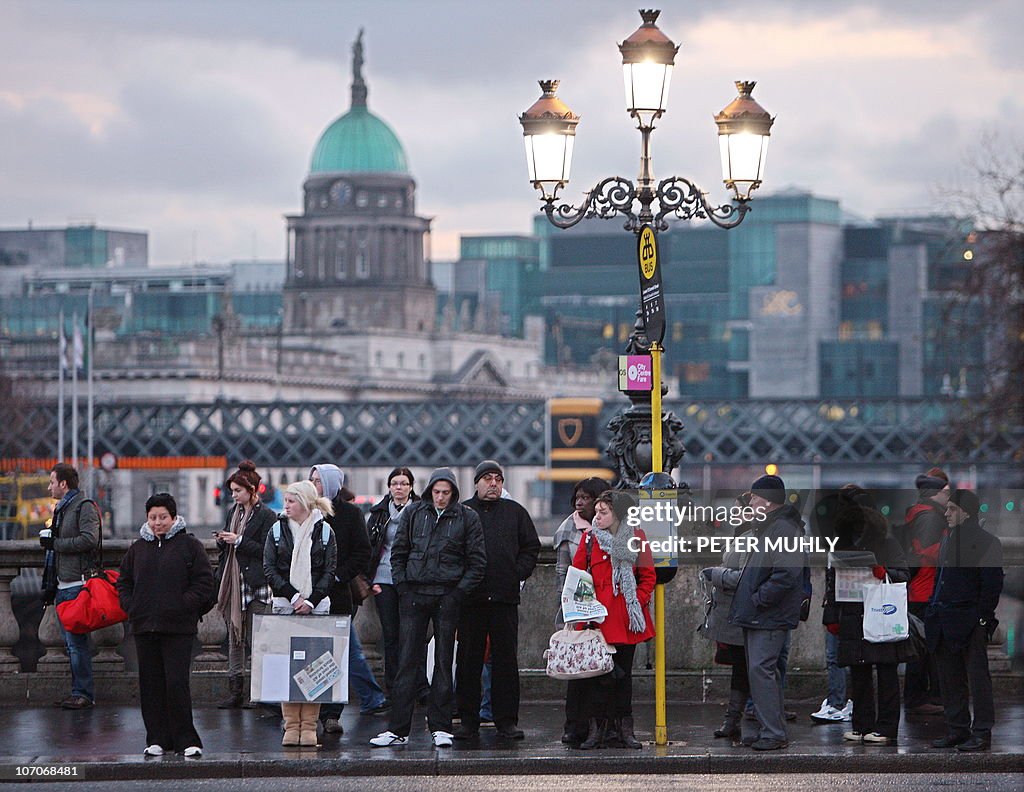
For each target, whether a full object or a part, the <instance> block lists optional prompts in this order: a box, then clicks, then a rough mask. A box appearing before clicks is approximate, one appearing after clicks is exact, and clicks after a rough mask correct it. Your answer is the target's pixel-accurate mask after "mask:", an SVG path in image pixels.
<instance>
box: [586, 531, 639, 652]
mask: <svg viewBox="0 0 1024 792" xmlns="http://www.w3.org/2000/svg"><path fill="white" fill-rule="evenodd" d="M590 533H591V534H592V535H593V537H594V538H595V539H596V540H597V544H598V546H599V547H600V548H601V549H602V550H603V551H604V552H605V553H607V554H608V557H609V558H610V559H611V564H612V594H613V595H615V596H619V595H620V594H621V595H622V598H623V599H624V600H625V601H626V613H628V614H629V631H630V632H632V633H641V632H643V631H644V630H645V629H646V628H647V620H646V619H645V618H644V609H643V608H642V607H640V600H638V599H637V596H636V575H635V574H634V573H633V567H634V566H635V565H636V559H637V556H638V555H639V554H638V553H634V552H633V551H632V550H630V549H629V540H630V539H632V538H633V529H632V528H628V527H627V526H625V525H622V524H620V525H619V530H618V533H616V534H614V535H612V534H611V533H610V532H609V531H606V530H604V529H603V528H598V527H597V526H594V527H593V528H591V529H590Z"/></svg>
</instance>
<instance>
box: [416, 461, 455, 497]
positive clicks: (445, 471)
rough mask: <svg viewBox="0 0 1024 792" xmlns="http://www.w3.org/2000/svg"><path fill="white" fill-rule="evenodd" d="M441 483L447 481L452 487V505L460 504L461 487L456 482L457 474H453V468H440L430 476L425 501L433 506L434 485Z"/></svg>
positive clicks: (424, 492)
mask: <svg viewBox="0 0 1024 792" xmlns="http://www.w3.org/2000/svg"><path fill="white" fill-rule="evenodd" d="M439 481H447V482H448V483H449V484H451V485H452V500H451V503H458V502H459V485H458V482H456V480H455V474H454V473H452V471H451V468H438V469H437V470H435V471H434V472H433V473H431V474H430V480H429V481H427V488H426V489H425V490H424V491H423V499H424V500H426V501H428V502H430V503H431V504H433V499H434V496H433V494H432V493H431V490H432V489H433V488H434V485H435V484H436V483H437V482H439Z"/></svg>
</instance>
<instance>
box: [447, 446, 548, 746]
mask: <svg viewBox="0 0 1024 792" xmlns="http://www.w3.org/2000/svg"><path fill="white" fill-rule="evenodd" d="M473 478H474V483H475V484H476V495H474V496H473V497H472V498H470V499H469V500H467V501H465V502H464V505H465V506H469V507H470V508H471V509H473V511H475V512H476V513H477V514H479V515H480V522H481V523H482V524H483V531H484V544H485V546H486V548H487V572H486V574H485V575H484V580H483V583H481V584H480V585H479V586H477V587H476V589H474V590H473V591H472V592H471V593H470V595H469V597H468V598H467V600H466V602H465V603H464V604H463V607H462V615H461V616H460V617H459V652H458V658H457V662H456V678H455V701H456V704H457V706H458V710H459V717H460V719H461V722H460V724H459V728H458V729H456V731H455V738H456V739H457V740H469V739H473V738H474V737H476V736H477V733H478V731H479V728H480V672H481V671H482V669H483V665H484V653H485V652H486V649H487V641H488V639H490V642H491V708H492V710H493V712H494V725H495V726H496V727H497V730H498V735H499V736H501V737H507V738H510V739H514V740H521V739H522V738H523V736H524V734H523V731H522V729H520V728H519V727H518V725H517V724H518V722H519V658H518V654H519V588H520V584H521V583H522V582H523V581H524V580H526V579H527V578H528V577H529V576H530V575H531V574H532V573H533V568H534V567H535V566H536V565H537V554H538V553H540V539H539V538H538V537H537V529H536V528H535V527H534V525H533V520H531V519H530V515H529V513H527V511H526V509H524V508H523V507H522V506H520V505H519V504H518V503H516V502H515V501H514V500H512V499H510V498H503V497H501V493H502V488H503V485H504V483H505V476H504V473H503V471H502V469H501V465H499V464H498V463H497V462H495V461H494V460H492V459H485V460H484V461H483V462H481V463H480V464H479V465H477V468H476V473H475V475H474V477H473Z"/></svg>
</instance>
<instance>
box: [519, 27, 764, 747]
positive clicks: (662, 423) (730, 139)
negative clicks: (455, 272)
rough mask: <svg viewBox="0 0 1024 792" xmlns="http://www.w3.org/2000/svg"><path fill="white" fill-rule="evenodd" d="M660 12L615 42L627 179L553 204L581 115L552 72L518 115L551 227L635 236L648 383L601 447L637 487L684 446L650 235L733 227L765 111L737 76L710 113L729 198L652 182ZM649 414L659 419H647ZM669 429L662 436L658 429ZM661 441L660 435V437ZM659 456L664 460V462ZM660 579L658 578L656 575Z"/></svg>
mask: <svg viewBox="0 0 1024 792" xmlns="http://www.w3.org/2000/svg"><path fill="white" fill-rule="evenodd" d="M659 13H660V12H659V11H654V10H642V11H640V17H641V18H642V19H643V24H642V25H641V26H640V27H639V28H637V30H636V31H635V32H634V33H633V35H631V36H630V37H629V38H627V39H626V40H625V41H623V42H622V44H620V45H619V52H621V53H622V75H623V84H624V87H625V92H626V110H627V112H628V113H629V115H630V117H631V118H634V119H636V122H637V129H639V130H640V139H641V144H640V175H639V176H638V178H637V180H636V182H632V181H630V180H628V179H625V178H623V177H621V176H609V177H608V178H605V179H602V180H601V181H599V182H598V183H597V185H596V186H594V187H593V188H592V189H591V190H590V191H589V192H587V193H585V194H584V197H583V203H582V204H581V205H580V206H578V207H577V206H571V205H570V204H568V203H563V202H559V199H558V191H559V190H560V189H562V188H563V187H565V186H566V184H568V182H569V171H570V168H571V166H572V151H573V143H574V142H575V139H576V127H577V125H578V124H579V121H580V118H579V116H577V115H576V114H575V113H573V112H572V110H570V109H569V108H568V107H567V106H566V105H565V103H564V102H562V100H561V99H559V98H558V97H557V96H556V95H555V91H556V90H557V89H558V81H557V80H544V81H541V83H540V86H541V90H542V91H543V94H542V95H541V97H540V99H538V100H537V101H536V102H535V103H534V104H533V106H532V107H530V109H529V110H527V111H526V112H525V113H523V114H522V115H521V116H520V118H519V122H520V123H521V124H522V126H523V136H524V139H525V142H526V161H527V167H528V169H529V173H530V182H531V183H532V184H533V186H534V187H535V188H536V189H538V190H540V193H541V202H542V207H541V208H542V209H543V211H544V213H545V214H546V215H547V217H548V220H549V221H550V222H551V223H552V225H555V226H557V227H558V228H571V227H572V226H574V225H576V224H577V223H579V222H580V221H581V220H583V219H584V218H602V219H610V218H613V217H615V216H616V215H621V216H623V217H625V218H626V222H625V228H626V230H627V231H632V232H633V233H634V234H636V235H637V241H638V245H637V258H638V264H639V269H640V310H639V311H637V323H636V327H635V329H634V331H633V335H632V336H631V337H630V340H629V343H628V345H627V347H626V351H627V352H628V353H630V354H644V353H647V352H648V351H649V352H650V354H651V361H652V368H653V380H654V382H653V387H652V389H651V391H650V395H649V396H648V394H647V392H646V391H644V392H633V391H627V396H629V398H630V400H631V401H632V402H633V404H632V406H631V407H630V408H628V409H627V410H625V411H624V412H623V413H622V414H621V415H619V416H617V417H615V418H614V419H612V421H611V422H610V423H609V425H608V428H609V429H611V430H612V440H611V442H610V443H609V444H608V448H607V449H606V450H607V453H608V455H609V456H610V457H611V458H612V459H613V461H614V462H615V465H616V467H617V468H618V473H619V486H620V487H625V488H637V487H638V486H639V484H640V479H641V478H642V477H643V476H644V474H645V473H647V472H649V471H653V472H659V473H660V472H661V471H662V470H663V469H665V468H667V469H668V470H672V469H673V468H674V467H675V466H676V465H677V464H678V463H679V461H680V460H681V459H682V457H683V454H684V452H685V449H684V446H683V442H682V437H681V434H682V429H683V424H682V421H680V420H679V419H678V418H677V417H676V416H674V415H672V414H671V413H669V414H667V415H665V414H663V413H662V410H661V397H662V386H661V353H662V347H661V342H662V340H663V338H664V334H665V307H664V294H663V292H662V283H661V270H660V267H659V262H658V255H657V234H658V232H659V231H667V230H668V227H669V226H668V221H669V220H670V219H673V220H676V219H678V220H709V221H711V222H712V223H714V224H715V225H717V226H719V227H720V228H726V229H728V228H735V227H736V226H738V225H739V224H740V223H741V222H743V218H744V217H746V214H747V212H748V211H750V206H749V201H750V197H751V194H752V193H753V191H754V190H755V189H757V188H758V187H759V186H760V185H761V177H762V175H763V174H764V161H765V155H766V153H767V151H768V140H769V136H770V133H771V127H772V123H773V119H772V117H771V116H770V115H769V114H768V113H767V112H766V111H765V109H764V108H763V107H761V106H760V105H759V104H758V103H757V102H756V101H754V99H753V98H752V97H751V92H752V91H753V89H754V85H755V84H754V83H753V82H737V83H736V88H737V90H738V91H739V96H738V97H737V98H736V99H734V100H733V101H732V102H731V103H730V104H729V105H728V106H727V107H726V108H725V109H724V110H722V112H721V113H719V114H718V115H716V116H715V123H716V124H717V125H718V138H719V146H720V150H721V157H722V179H723V181H724V183H725V186H726V187H727V188H729V189H731V190H732V193H733V198H734V201H735V202H734V203H724V204H720V205H718V206H715V205H713V203H712V202H709V200H708V197H707V194H706V193H705V192H704V191H703V190H701V189H700V187H698V186H697V185H696V184H694V182H692V181H690V180H689V179H684V178H682V177H681V176H670V177H669V178H667V179H662V180H661V181H658V182H656V181H655V178H654V170H653V167H652V165H651V133H652V132H653V131H654V128H655V122H656V121H658V119H660V118H661V117H662V115H664V114H665V111H666V109H667V106H668V91H669V85H670V84H671V80H672V70H673V68H674V66H675V56H676V52H677V51H678V50H679V47H678V46H677V45H676V44H674V43H673V42H672V40H671V39H670V38H668V36H666V35H665V34H664V33H662V31H661V30H660V29H659V28H658V26H657V24H656V22H657V19H658V14H659ZM653 416H658V418H659V420H657V421H654V420H652V417H653ZM665 429H667V430H668V437H667V438H664V439H663V434H664V430H665ZM666 440H667V443H666ZM663 463H664V464H663ZM659 580H660V578H659ZM664 605H665V596H664V585H662V584H661V583H659V585H658V586H657V587H656V590H655V618H656V633H657V635H656V644H655V669H656V678H655V727H654V733H655V742H656V743H657V744H658V745H665V744H666V743H667V742H668V729H667V725H666V706H665V635H664V630H665V621H664V610H665V607H664Z"/></svg>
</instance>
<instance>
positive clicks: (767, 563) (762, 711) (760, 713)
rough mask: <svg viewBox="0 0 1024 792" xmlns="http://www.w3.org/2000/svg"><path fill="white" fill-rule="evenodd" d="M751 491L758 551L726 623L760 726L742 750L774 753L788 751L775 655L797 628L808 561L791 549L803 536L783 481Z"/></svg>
mask: <svg viewBox="0 0 1024 792" xmlns="http://www.w3.org/2000/svg"><path fill="white" fill-rule="evenodd" d="M750 490H751V493H752V496H751V498H750V506H751V507H752V508H753V509H754V510H755V513H756V514H758V515H760V514H762V513H763V514H764V519H759V518H757V517H755V519H754V521H753V528H754V537H756V539H757V547H756V550H755V551H754V552H751V554H750V557H749V559H748V560H747V564H746V566H745V567H744V568H743V572H742V574H741V576H740V581H739V584H738V586H737V588H736V594H735V596H734V597H733V601H732V609H731V611H730V614H729V621H730V622H731V623H732V624H735V625H737V626H739V627H742V628H743V645H744V648H745V650H746V653H747V675H748V678H749V681H750V697H751V699H753V701H754V714H755V715H756V716H757V721H758V725H759V728H758V732H757V734H756V735H753V736H748V737H744V738H743V744H744V745H748V746H750V747H751V748H753V749H755V750H757V751H773V750H777V749H779V748H785V747H787V746H788V745H789V741H788V739H787V737H786V726H785V720H784V718H785V714H784V709H783V706H782V704H783V689H782V676H781V674H780V672H779V654H780V652H782V649H783V647H784V646H785V644H786V638H787V637H788V635H789V631H790V630H792V629H794V628H795V627H796V626H797V625H798V624H799V623H800V605H801V603H802V602H803V599H804V567H805V566H806V565H807V558H806V554H805V553H804V552H803V551H802V550H799V549H796V548H797V544H796V543H797V542H798V541H799V540H800V539H801V538H803V536H804V530H803V520H802V519H801V518H800V514H799V512H798V511H797V510H796V509H795V508H794V507H793V506H792V505H791V504H789V503H787V502H786V485H785V484H784V483H783V481H782V479H781V478H779V477H778V476H761V478H759V479H758V480H757V481H755V482H754V483H753V485H752V486H751V488H750ZM787 540H788V547H787V546H786V545H787ZM776 544H778V545H780V546H778V547H776V546H775V545H776ZM789 548H793V549H789Z"/></svg>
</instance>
